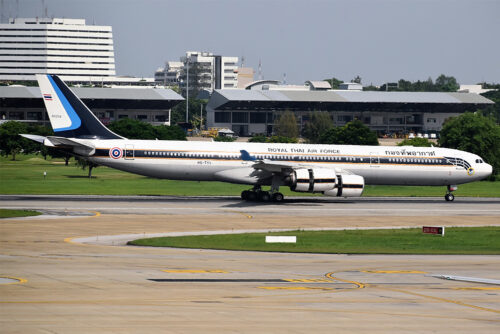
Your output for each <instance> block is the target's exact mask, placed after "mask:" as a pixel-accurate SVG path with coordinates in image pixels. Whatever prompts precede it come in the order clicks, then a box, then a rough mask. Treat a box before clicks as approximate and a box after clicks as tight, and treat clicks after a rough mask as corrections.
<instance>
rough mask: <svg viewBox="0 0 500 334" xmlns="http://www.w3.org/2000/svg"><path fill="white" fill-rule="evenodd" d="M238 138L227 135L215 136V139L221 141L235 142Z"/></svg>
mask: <svg viewBox="0 0 500 334" xmlns="http://www.w3.org/2000/svg"><path fill="white" fill-rule="evenodd" d="M235 140H236V137H227V136H217V137H215V138H214V141H221V142H233V141H235Z"/></svg>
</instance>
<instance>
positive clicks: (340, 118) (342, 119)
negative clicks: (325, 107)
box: [337, 115, 352, 123]
mask: <svg viewBox="0 0 500 334" xmlns="http://www.w3.org/2000/svg"><path fill="white" fill-rule="evenodd" d="M337 121H339V122H346V123H347V122H350V121H352V116H351V115H339V116H337Z"/></svg>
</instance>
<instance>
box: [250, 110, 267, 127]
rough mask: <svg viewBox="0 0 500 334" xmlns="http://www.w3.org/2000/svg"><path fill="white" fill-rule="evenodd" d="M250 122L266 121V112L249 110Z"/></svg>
mask: <svg viewBox="0 0 500 334" xmlns="http://www.w3.org/2000/svg"><path fill="white" fill-rule="evenodd" d="M250 123H260V124H262V123H266V113H263V112H251V113H250Z"/></svg>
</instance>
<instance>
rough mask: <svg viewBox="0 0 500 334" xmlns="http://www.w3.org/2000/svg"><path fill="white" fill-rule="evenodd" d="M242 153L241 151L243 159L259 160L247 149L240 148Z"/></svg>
mask: <svg viewBox="0 0 500 334" xmlns="http://www.w3.org/2000/svg"><path fill="white" fill-rule="evenodd" d="M240 153H241V159H242V160H243V161H255V160H257V158H255V157H254V156H251V155H250V153H248V152H247V151H245V150H240Z"/></svg>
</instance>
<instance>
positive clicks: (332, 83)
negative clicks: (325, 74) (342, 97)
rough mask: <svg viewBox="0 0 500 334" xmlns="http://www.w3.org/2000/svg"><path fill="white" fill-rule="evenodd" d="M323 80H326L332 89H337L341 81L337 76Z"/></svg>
mask: <svg viewBox="0 0 500 334" xmlns="http://www.w3.org/2000/svg"><path fill="white" fill-rule="evenodd" d="M323 81H327V82H328V83H329V84H330V86H332V89H339V86H340V84H341V83H343V81H342V80H339V79H337V78H331V79H324V80H323Z"/></svg>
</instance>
